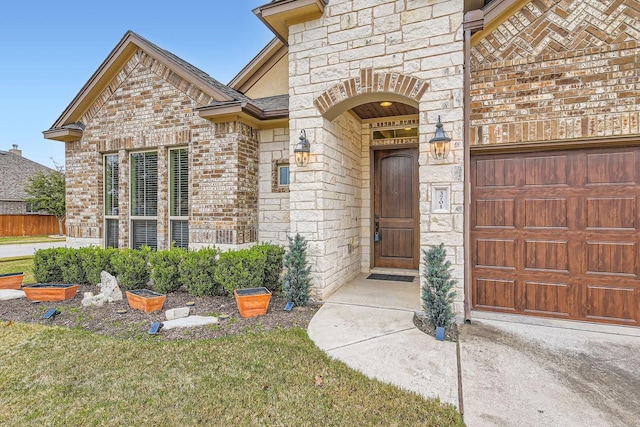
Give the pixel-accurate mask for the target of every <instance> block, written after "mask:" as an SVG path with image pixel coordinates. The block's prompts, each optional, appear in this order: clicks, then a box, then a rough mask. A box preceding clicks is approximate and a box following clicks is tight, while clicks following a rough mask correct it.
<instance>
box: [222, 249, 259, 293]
mask: <svg viewBox="0 0 640 427" xmlns="http://www.w3.org/2000/svg"><path fill="white" fill-rule="evenodd" d="M266 260H267V256H266V254H265V253H264V252H263V251H257V250H254V251H252V250H251V249H242V250H239V251H228V252H224V253H222V254H220V259H219V260H218V268H217V269H216V280H217V281H218V282H220V283H221V284H222V286H223V287H224V289H225V290H226V291H227V293H228V294H229V296H233V291H235V290H236V289H242V288H257V287H260V286H262V283H263V281H264V266H265V262H266Z"/></svg>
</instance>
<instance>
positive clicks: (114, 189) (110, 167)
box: [104, 154, 120, 248]
mask: <svg viewBox="0 0 640 427" xmlns="http://www.w3.org/2000/svg"><path fill="white" fill-rule="evenodd" d="M119 173H120V163H119V162H118V155H117V154H107V155H106V156H104V245H105V247H107V248H117V247H118V237H119V235H118V228H119V227H118V213H119V208H120V204H119V199H118V184H119V183H120V178H119Z"/></svg>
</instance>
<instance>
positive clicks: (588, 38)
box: [472, 0, 640, 63]
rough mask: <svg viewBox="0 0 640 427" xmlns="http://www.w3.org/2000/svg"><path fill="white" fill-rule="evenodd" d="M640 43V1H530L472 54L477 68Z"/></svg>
mask: <svg viewBox="0 0 640 427" xmlns="http://www.w3.org/2000/svg"><path fill="white" fill-rule="evenodd" d="M639 39H640V1H638V0H598V1H589V0H561V1H557V0H555V1H554V0H532V1H531V2H529V3H528V4H527V5H526V6H525V7H523V8H522V9H521V10H520V11H519V12H517V13H515V14H514V15H513V16H511V18H509V19H508V20H506V21H505V22H504V23H503V24H501V25H500V26H498V27H497V28H496V29H495V30H494V31H493V32H492V33H491V34H490V35H488V36H487V37H485V38H484V39H483V40H482V41H480V42H479V43H478V44H477V45H476V46H474V48H473V49H472V56H473V57H474V59H475V61H477V62H478V63H483V62H495V61H504V60H516V59H521V58H527V57H538V56H540V55H553V54H556V53H563V52H571V51H577V50H584V49H589V48H597V47H602V46H606V45H610V44H618V43H622V42H627V41H637V40H639Z"/></svg>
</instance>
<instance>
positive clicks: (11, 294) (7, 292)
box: [0, 289, 26, 301]
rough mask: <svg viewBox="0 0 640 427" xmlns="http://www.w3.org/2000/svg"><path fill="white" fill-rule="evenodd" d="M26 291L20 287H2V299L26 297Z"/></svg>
mask: <svg viewBox="0 0 640 427" xmlns="http://www.w3.org/2000/svg"><path fill="white" fill-rule="evenodd" d="M25 297H26V295H25V293H24V291H21V290H19V289H0V301H8V300H10V299H18V298H25Z"/></svg>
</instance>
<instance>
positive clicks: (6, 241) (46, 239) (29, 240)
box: [0, 236, 66, 245]
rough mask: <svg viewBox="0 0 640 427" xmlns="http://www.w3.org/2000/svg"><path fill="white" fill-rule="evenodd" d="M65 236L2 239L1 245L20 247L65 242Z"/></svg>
mask: <svg viewBox="0 0 640 427" xmlns="http://www.w3.org/2000/svg"><path fill="white" fill-rule="evenodd" d="M65 239H66V237H65V236H53V237H51V236H10V237H0V245H18V244H26V243H48V242H64V241H65Z"/></svg>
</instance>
